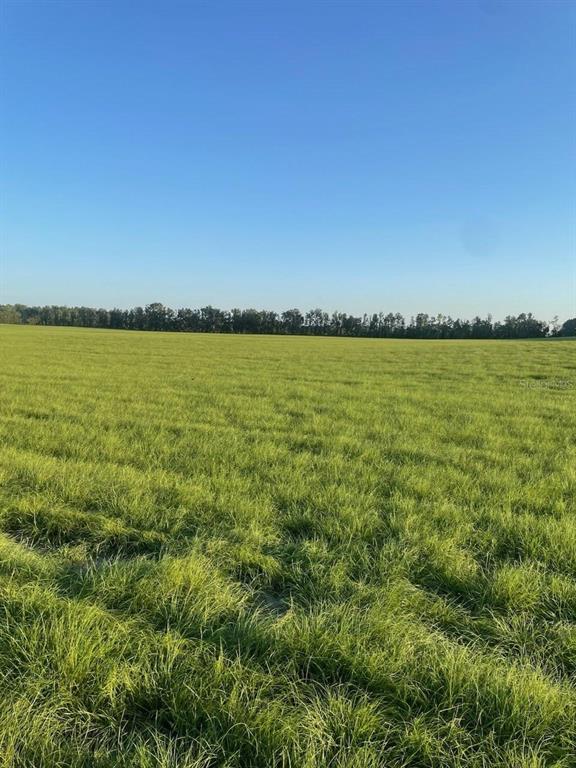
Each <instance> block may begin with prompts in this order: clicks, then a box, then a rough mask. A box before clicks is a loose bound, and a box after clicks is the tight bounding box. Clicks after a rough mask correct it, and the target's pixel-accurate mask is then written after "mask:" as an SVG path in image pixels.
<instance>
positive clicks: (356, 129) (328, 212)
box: [0, 0, 576, 320]
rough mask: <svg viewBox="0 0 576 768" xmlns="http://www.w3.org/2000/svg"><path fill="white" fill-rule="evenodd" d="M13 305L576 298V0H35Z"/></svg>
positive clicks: (17, 130)
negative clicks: (272, 0) (109, 0)
mask: <svg viewBox="0 0 576 768" xmlns="http://www.w3.org/2000/svg"><path fill="white" fill-rule="evenodd" d="M0 38H1V39H0V47H1V48H2V53H1V54H0V77H1V82H0V86H1V89H2V94H3V98H2V107H1V111H2V121H1V124H0V160H1V166H2V174H1V175H2V180H1V181H0V193H1V199H0V224H1V235H0V303H11V302H22V303H25V304H68V305H88V306H103V307H108V308H110V307H113V306H118V307H130V306H135V305H144V304H146V303H150V302H153V301H161V302H163V303H164V304H166V305H168V306H172V307H180V306H202V305H207V304H212V305H214V306H218V307H221V308H232V307H256V308H270V309H276V310H278V311H281V310H284V309H287V308H289V307H299V308H301V309H303V310H306V309H309V308H312V307H316V306H319V307H322V308H323V309H326V310H328V311H332V310H334V309H339V310H342V311H346V312H350V313H355V314H357V313H362V312H374V311H379V310H383V311H386V312H388V311H394V312H396V311H398V312H401V313H403V314H405V315H406V316H410V315H412V314H416V313H418V312H427V313H429V314H437V313H438V312H441V313H444V314H451V315H453V316H460V317H472V316H474V315H478V314H479V315H481V316H485V315H487V314H488V313H491V314H492V315H493V316H494V317H495V318H501V317H503V316H504V315H506V314H517V313H519V312H528V311H531V312H533V313H534V314H536V315H537V316H539V317H541V318H543V319H551V318H552V317H553V316H554V315H558V316H559V317H560V319H561V320H563V319H566V318H567V317H571V316H574V315H576V247H575V246H576V237H575V218H574V213H575V210H576V205H575V202H576V195H575V185H574V171H575V169H576V161H575V152H574V150H575V141H574V129H575V120H574V117H575V114H576V109H575V107H576V95H575V85H576V43H575V41H576V5H575V4H573V3H564V2H554V1H552V2H544V1H543V2H540V1H539V0H535V1H534V2H520V1H519V2H513V1H511V2H506V3H502V2H497V1H496V0H482V1H481V2H466V3H462V2H456V1H448V0H438V2H402V3H400V2H368V0H364V2H362V1H360V2H355V3H352V2H319V1H318V2H284V1H282V2H275V3H269V2H248V1H246V2H223V1H221V2H212V3H210V4H208V3H199V2H191V3H184V2H176V0H169V1H168V2H163V3H161V2H159V0H157V2H149V1H148V0H144V1H142V2H139V3H137V4H135V3H129V2H126V1H125V0H119V2H114V3H105V2H89V3H78V2H67V1H65V0H63V1H62V2H58V3H45V2H35V1H34V0H31V1H30V2H25V3H22V2H14V0H7V1H6V2H5V3H4V7H3V19H2V23H1V29H0Z"/></svg>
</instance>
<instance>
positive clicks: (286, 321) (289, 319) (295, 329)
mask: <svg viewBox="0 0 576 768" xmlns="http://www.w3.org/2000/svg"><path fill="white" fill-rule="evenodd" d="M280 319H281V321H282V330H283V331H284V333H300V332H301V331H302V326H303V325H304V317H303V315H302V312H300V310H299V309H287V310H286V311H285V312H282V314H281V315H280Z"/></svg>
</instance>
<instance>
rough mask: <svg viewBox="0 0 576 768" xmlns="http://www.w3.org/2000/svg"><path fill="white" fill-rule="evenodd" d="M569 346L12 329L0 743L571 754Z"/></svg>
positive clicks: (358, 765)
mask: <svg viewBox="0 0 576 768" xmlns="http://www.w3.org/2000/svg"><path fill="white" fill-rule="evenodd" d="M575 491H576V343H574V342H570V341H555V342H554V343H553V344H551V343H547V342H541V341H539V342H530V341H514V342H474V341H471V342H467V341H462V342H458V341H456V342H441V341H432V342H426V341H382V340H360V339H353V340H345V339H322V338H296V337H292V338H283V337H250V336H244V337H240V336H234V337H229V336H218V335H213V336H212V335H210V336H207V335H178V334H153V333H135V332H108V331H90V330H81V329H62V328H37V327H36V328H35V327H11V326H0V690H1V691H2V695H1V696H0V766H2V768H8V766H9V767H10V768H20V767H23V766H26V767H27V768H28V767H29V768H37V767H38V766H50V768H52V767H53V766H54V767H56V768H58V767H60V766H66V767H68V766H74V768H76V767H78V768H79V767H80V766H81V767H82V768H88V767H90V768H92V767H97V768H113V767H114V768H115V767H116V766H120V767H121V768H123V767H128V766H131V767H136V766H138V767H140V766H142V767H143V768H144V767H146V768H147V767H150V768H158V767H163V768H169V767H170V768H184V767H186V768H210V767H214V768H215V767H216V766H218V767H219V768H220V767H226V768H239V767H240V766H242V767H243V768H244V767H246V768H270V767H272V768H274V767H275V766H282V767H283V768H289V767H290V768H327V767H329V768H376V767H380V766H381V767H383V768H384V767H385V768H400V766H414V767H420V766H423V767H426V766H437V767H438V768H445V767H446V768H449V767H450V766H461V768H475V767H478V768H480V767H482V768H486V766H507V767H508V768H541V766H554V767H555V768H568V767H569V766H574V765H575V757H574V755H575V754H576V685H575V682H574V681H575V677H576V518H575V511H576V501H575V497H576V494H575Z"/></svg>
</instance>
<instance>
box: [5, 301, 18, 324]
mask: <svg viewBox="0 0 576 768" xmlns="http://www.w3.org/2000/svg"><path fill="white" fill-rule="evenodd" d="M21 322H22V315H21V314H20V312H19V311H18V310H17V309H16V307H14V306H12V304H0V323H10V324H17V323H21Z"/></svg>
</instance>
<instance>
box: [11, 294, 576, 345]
mask: <svg viewBox="0 0 576 768" xmlns="http://www.w3.org/2000/svg"><path fill="white" fill-rule="evenodd" d="M0 323H18V324H25V325H64V326H77V327H82V328H116V329H122V330H135V331H180V332H199V333H269V334H292V335H310V336H355V337H372V338H403V339H522V338H543V337H546V336H571V335H576V318H573V319H571V320H567V321H566V322H565V323H564V324H563V325H562V326H560V325H559V323H558V320H557V318H554V320H552V321H550V322H546V321H543V320H538V319H537V318H535V317H534V316H533V315H532V313H530V312H529V313H521V314H519V315H517V316H513V315H508V316H507V317H506V318H505V319H504V320H503V321H494V320H493V319H492V317H491V316H490V315H488V317H486V318H481V317H475V318H473V319H472V320H461V319H459V318H452V317H449V316H446V315H428V314H425V313H419V314H417V315H415V316H413V317H411V318H410V320H409V321H407V320H406V319H405V318H404V317H403V316H402V315H401V314H400V313H398V312H396V313H393V312H389V313H388V314H385V313H384V312H378V313H373V314H363V315H361V316H356V315H349V314H346V313H345V312H333V313H332V314H329V313H328V312H325V311H324V310H322V309H311V310H309V311H308V312H301V311H300V310H299V309H287V310H285V311H284V312H274V311H271V310H258V309H231V310H222V309H217V308H216V307H212V306H206V307H201V308H200V309H188V308H182V309H177V310H174V309H170V307H166V306H164V305H163V304H161V303H159V302H153V303H152V304H147V305H146V306H145V307H134V308H133V309H95V308H93V307H60V306H44V307H29V306H26V305H24V304H3V305H0Z"/></svg>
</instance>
